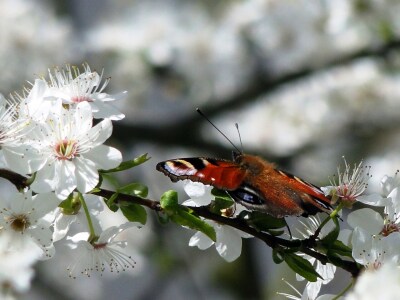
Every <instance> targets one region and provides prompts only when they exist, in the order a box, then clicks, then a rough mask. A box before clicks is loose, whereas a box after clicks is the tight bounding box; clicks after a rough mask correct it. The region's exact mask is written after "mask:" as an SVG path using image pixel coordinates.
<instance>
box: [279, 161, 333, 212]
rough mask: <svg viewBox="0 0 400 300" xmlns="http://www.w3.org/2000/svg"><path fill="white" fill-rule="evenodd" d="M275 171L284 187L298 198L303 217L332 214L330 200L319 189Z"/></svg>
mask: <svg viewBox="0 0 400 300" xmlns="http://www.w3.org/2000/svg"><path fill="white" fill-rule="evenodd" d="M275 171H276V172H278V173H279V174H280V175H281V180H284V181H285V182H286V185H285V187H286V188H287V189H288V190H289V191H295V192H296V194H297V196H298V197H299V198H300V200H301V201H300V203H299V204H300V206H301V207H302V209H303V210H304V213H303V214H304V215H307V214H316V213H317V212H320V211H324V212H327V213H330V212H332V206H331V204H330V203H331V201H330V199H329V198H327V197H326V196H325V194H324V192H323V191H322V190H321V189H320V188H319V187H317V186H315V185H313V184H312V183H309V182H307V181H305V180H303V179H301V178H299V177H297V176H294V175H292V174H290V173H287V172H284V171H282V170H279V169H275Z"/></svg>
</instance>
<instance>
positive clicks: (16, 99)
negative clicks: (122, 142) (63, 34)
mask: <svg viewBox="0 0 400 300" xmlns="http://www.w3.org/2000/svg"><path fill="white" fill-rule="evenodd" d="M108 82H109V79H103V74H102V73H101V74H99V73H98V72H96V71H92V70H91V69H90V67H89V66H88V65H87V64H84V65H83V70H80V69H79V68H78V67H74V66H70V65H66V66H65V67H64V68H55V69H54V70H49V73H48V76H47V78H46V77H39V78H36V79H35V80H34V82H33V83H30V86H29V87H28V88H25V90H24V92H23V93H22V94H20V93H14V94H12V95H11V96H10V97H9V99H6V98H4V97H2V96H1V98H0V168H1V172H2V174H7V172H8V171H12V172H13V174H15V175H14V176H17V175H18V176H20V178H22V179H23V180H20V182H19V183H18V184H15V186H16V187H17V188H15V189H12V191H11V192H9V193H3V195H2V197H1V198H0V252H1V253H2V256H3V257H7V259H2V260H1V264H2V266H1V268H0V270H1V271H0V286H1V287H3V289H2V291H1V292H2V294H3V295H12V294H14V293H18V292H23V291H25V290H26V289H27V288H29V285H30V279H31V277H32V275H33V270H32V265H33V264H34V263H35V262H36V261H37V260H44V259H49V258H51V257H53V255H54V253H55V247H54V243H55V242H57V241H59V240H61V239H66V240H67V241H68V243H69V245H70V248H71V249H75V250H76V251H75V253H76V254H75V255H76V263H75V264H72V265H71V266H70V268H69V269H70V276H71V277H74V276H75V274H77V273H79V272H80V273H83V274H86V275H88V276H89V275H90V273H91V272H92V271H93V270H100V271H103V270H104V269H105V268H106V267H107V266H108V267H109V268H110V269H111V270H112V271H113V270H116V271H119V270H120V269H125V268H129V267H133V265H134V261H133V260H132V259H131V258H129V257H127V256H126V255H125V254H123V253H122V252H121V251H120V250H119V248H123V247H125V245H126V244H125V243H124V242H116V241H114V238H115V237H116V236H117V235H118V234H119V233H120V232H121V231H123V230H125V229H127V228H129V227H132V226H135V224H134V223H126V224H123V225H121V226H119V227H110V228H107V229H105V228H104V231H103V228H102V224H101V223H100V221H99V220H98V219H97V218H96V216H97V215H98V214H99V212H100V211H101V210H102V209H103V204H102V202H103V201H102V199H101V197H98V196H95V195H91V194H89V192H90V191H91V190H93V189H94V188H95V187H96V186H98V184H99V181H100V176H99V170H108V169H112V168H115V167H117V166H118V165H119V164H120V163H121V161H122V155H121V152H120V151H119V150H118V149H116V148H114V147H110V146H106V145H104V142H105V141H106V140H107V139H108V138H109V137H110V136H111V134H112V129H113V125H112V121H117V120H121V119H123V118H124V114H122V113H121V112H119V111H118V109H117V108H116V106H115V105H114V104H113V102H114V101H115V100H119V99H122V98H123V97H124V96H125V94H126V92H122V93H119V94H115V95H110V94H107V93H105V92H104V89H105V88H106V86H107V84H108ZM2 177H6V178H7V176H2ZM8 179H10V178H8ZM10 181H11V182H13V180H12V179H10ZM13 183H14V182H13ZM82 218H83V219H84V220H81V219H82ZM79 220H81V222H80V223H81V224H89V226H88V228H87V229H85V230H84V231H83V232H75V234H73V233H74V232H72V230H70V228H71V224H73V223H74V222H77V221H79ZM21 257H24V259H20V258H21ZM8 258H9V259H8ZM83 262H84V263H83ZM8 264H12V265H13V267H12V268H10V267H7V265H8ZM10 270H13V271H12V272H10ZM14 270H15V271H14ZM19 274H23V276H20V275H19ZM5 287H6V288H5Z"/></svg>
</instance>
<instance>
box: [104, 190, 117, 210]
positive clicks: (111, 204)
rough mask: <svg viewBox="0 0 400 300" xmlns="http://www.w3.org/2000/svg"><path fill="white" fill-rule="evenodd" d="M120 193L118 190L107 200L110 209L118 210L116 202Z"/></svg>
mask: <svg viewBox="0 0 400 300" xmlns="http://www.w3.org/2000/svg"><path fill="white" fill-rule="evenodd" d="M118 195H119V193H118V192H116V193H114V194H112V196H111V197H110V198H109V199H108V200H107V201H106V204H107V206H108V208H109V209H110V210H112V211H113V212H116V211H117V210H118V208H119V207H118V205H116V204H115V200H116V199H117V198H118Z"/></svg>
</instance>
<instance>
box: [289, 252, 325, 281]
mask: <svg viewBox="0 0 400 300" xmlns="http://www.w3.org/2000/svg"><path fill="white" fill-rule="evenodd" d="M284 259H285V262H286V263H287V264H288V266H289V267H290V268H291V269H292V270H293V271H295V272H296V273H297V274H299V275H301V276H303V277H304V278H305V279H307V280H308V281H311V282H315V281H317V278H318V277H319V278H322V277H321V276H320V275H319V274H318V273H317V272H316V271H315V269H314V267H313V266H312V265H311V263H310V262H309V261H308V260H306V259H304V258H302V257H300V256H298V255H296V254H294V253H285V256H284Z"/></svg>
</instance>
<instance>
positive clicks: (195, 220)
mask: <svg viewBox="0 0 400 300" xmlns="http://www.w3.org/2000/svg"><path fill="white" fill-rule="evenodd" d="M169 217H170V219H171V221H173V222H175V223H177V224H179V225H181V226H186V227H189V228H191V229H194V230H197V231H201V232H202V233H204V234H205V235H206V236H208V237H209V238H210V239H211V240H213V241H214V242H215V241H216V240H217V236H216V233H215V230H214V227H212V226H211V225H210V224H208V223H206V222H205V221H203V220H202V219H200V218H199V217H197V216H195V215H193V214H191V213H190V211H189V210H188V209H187V208H186V207H182V206H181V207H178V208H177V209H176V211H175V214H173V215H170V216H169Z"/></svg>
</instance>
